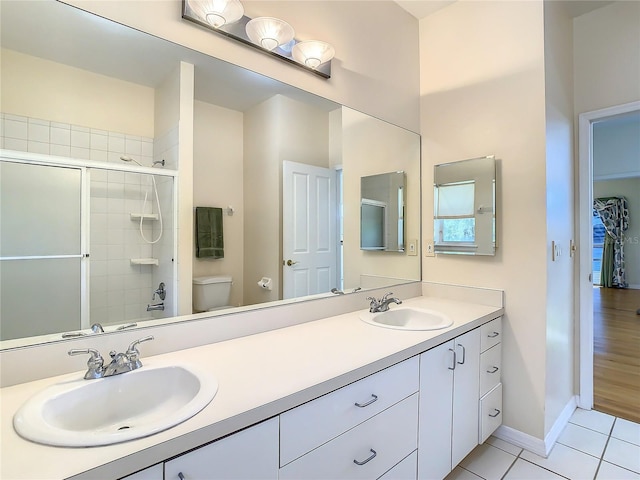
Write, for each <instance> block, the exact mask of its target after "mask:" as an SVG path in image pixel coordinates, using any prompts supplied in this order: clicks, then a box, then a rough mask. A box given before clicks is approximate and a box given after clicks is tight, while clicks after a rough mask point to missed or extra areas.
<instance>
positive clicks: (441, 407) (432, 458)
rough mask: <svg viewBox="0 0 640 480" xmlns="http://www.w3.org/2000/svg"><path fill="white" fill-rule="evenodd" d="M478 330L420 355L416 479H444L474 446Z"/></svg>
mask: <svg viewBox="0 0 640 480" xmlns="http://www.w3.org/2000/svg"><path fill="white" fill-rule="evenodd" d="M479 388H480V330H479V329H475V330H472V331H470V332H467V333H465V334H464V335H461V336H460V337H457V338H455V339H454V340H452V341H450V342H447V343H443V344H442V345H439V346H437V347H435V348H432V349H431V350H428V351H426V352H424V353H423V354H422V355H420V413H419V417H420V426H419V441H418V478H420V479H425V480H433V479H442V478H444V477H446V476H447V475H448V474H449V473H450V472H451V470H452V468H453V467H455V466H456V465H457V464H458V463H460V461H461V460H462V459H463V458H464V457H465V456H467V454H468V453H469V452H470V451H471V450H473V449H474V448H475V447H476V446H477V445H478V400H479V395H478V392H479Z"/></svg>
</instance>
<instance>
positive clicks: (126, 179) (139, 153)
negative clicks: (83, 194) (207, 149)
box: [0, 114, 177, 325]
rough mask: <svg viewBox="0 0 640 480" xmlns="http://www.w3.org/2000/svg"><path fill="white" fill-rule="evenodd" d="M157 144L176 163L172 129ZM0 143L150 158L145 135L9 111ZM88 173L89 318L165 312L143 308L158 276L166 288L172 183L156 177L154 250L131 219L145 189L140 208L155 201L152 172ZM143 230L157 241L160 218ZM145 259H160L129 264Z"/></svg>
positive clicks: (105, 320) (79, 154)
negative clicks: (154, 263) (157, 264)
mask: <svg viewBox="0 0 640 480" xmlns="http://www.w3.org/2000/svg"><path fill="white" fill-rule="evenodd" d="M156 143H157V144H159V145H160V146H161V147H162V150H160V151H158V153H157V155H159V158H158V159H162V155H164V156H165V158H166V159H167V168H175V167H176V166H177V127H176V128H175V129H174V130H172V131H170V132H168V133H167V134H165V135H163V136H162V137H161V140H160V142H159V143H158V142H156ZM0 148H5V149H8V150H18V151H25V152H32V153H39V154H48V155H56V156H64V157H71V158H78V159H84V160H92V161H102V162H114V163H118V164H121V163H122V161H121V160H120V156H121V155H123V154H126V155H129V156H131V157H132V158H134V159H136V160H138V161H139V162H140V163H142V164H143V165H146V166H151V164H152V162H153V160H154V140H153V139H151V138H145V137H139V136H133V135H126V134H123V133H119V132H109V131H105V130H98V129H93V128H87V127H83V126H78V125H70V124H65V123H57V122H50V121H47V120H41V119H35V118H27V117H22V116H17V115H10V114H0ZM169 165H171V166H169ZM90 172H91V173H90V175H91V176H90V178H91V200H90V203H91V208H90V209H91V228H90V239H91V242H90V243H91V250H90V253H91V256H90V259H91V263H90V265H91V267H90V272H91V276H90V279H91V283H90V286H91V287H90V292H91V293H90V306H91V311H90V322H91V323H95V322H99V323H102V324H107V325H108V324H110V323H122V322H123V321H128V320H138V319H142V318H151V317H152V316H153V317H162V316H164V315H163V312H153V314H152V313H151V312H147V311H146V308H147V304H149V303H152V300H151V297H152V294H153V291H154V290H155V289H156V288H157V286H158V284H159V282H160V281H164V282H165V283H166V285H167V287H168V288H169V286H170V285H171V282H172V280H171V279H172V274H173V265H172V257H173V233H172V232H173V205H172V196H173V191H172V188H173V187H172V180H171V179H168V178H163V177H158V188H159V194H160V195H161V197H160V198H161V205H162V209H163V220H164V230H165V233H164V235H163V239H162V240H161V241H160V242H158V243H157V244H156V245H155V249H156V252H154V245H150V244H147V243H145V242H144V241H143V240H142V237H141V235H140V232H139V221H133V220H131V219H130V213H142V205H143V201H144V195H145V192H147V194H148V199H147V205H146V212H145V213H150V212H151V211H153V212H154V213H155V211H156V208H155V207H153V210H151V208H152V206H153V205H154V203H155V199H154V197H153V191H152V188H151V177H150V176H148V175H140V174H137V173H126V172H116V171H107V170H97V169H93V170H91V171H90ZM163 195H167V197H166V199H165V198H164V197H163ZM165 212H166V213H165ZM143 227H144V228H143V232H144V234H145V236H146V237H147V238H154V239H155V238H157V234H158V233H157V228H158V222H151V221H146V220H145V222H144V224H143ZM168 232H170V233H168ZM151 257H155V258H160V267H155V266H150V265H131V262H130V259H131V258H151ZM170 293H171V292H170ZM170 297H171V295H169V296H168V298H167V300H169V299H170ZM156 300H157V299H156ZM153 303H155V302H153ZM166 310H167V311H168V312H171V311H172V310H171V309H170V308H167V309H166Z"/></svg>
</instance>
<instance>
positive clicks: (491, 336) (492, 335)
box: [487, 332, 500, 338]
mask: <svg viewBox="0 0 640 480" xmlns="http://www.w3.org/2000/svg"><path fill="white" fill-rule="evenodd" d="M498 335H500V334H499V333H498V332H493V333H489V334H487V337H489V338H496V337H497V336H498Z"/></svg>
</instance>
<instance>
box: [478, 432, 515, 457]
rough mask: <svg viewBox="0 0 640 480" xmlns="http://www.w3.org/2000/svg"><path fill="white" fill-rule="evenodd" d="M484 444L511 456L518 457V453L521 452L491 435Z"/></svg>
mask: <svg viewBox="0 0 640 480" xmlns="http://www.w3.org/2000/svg"><path fill="white" fill-rule="evenodd" d="M486 443H488V444H489V445H493V446H494V447H497V448H499V449H500V450H504V451H505V452H507V453H510V454H511V455H515V456H516V457H517V456H518V455H520V453H521V452H522V448H520V447H516V446H515V445H512V444H511V443H509V442H505V441H504V440H500V439H499V438H496V437H494V436H493V435H492V436H490V437H489V438H488V439H487V441H486Z"/></svg>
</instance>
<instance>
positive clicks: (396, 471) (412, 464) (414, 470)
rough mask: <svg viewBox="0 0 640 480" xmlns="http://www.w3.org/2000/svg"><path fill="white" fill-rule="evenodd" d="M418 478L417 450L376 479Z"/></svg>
mask: <svg viewBox="0 0 640 480" xmlns="http://www.w3.org/2000/svg"><path fill="white" fill-rule="evenodd" d="M416 478H418V451H417V450H414V451H413V453H412V454H411V455H409V456H408V457H406V458H405V459H404V460H402V461H401V462H400V463H399V464H397V465H396V466H395V467H393V468H392V469H391V470H389V471H388V472H387V473H385V474H384V475H382V476H381V477H380V478H379V479H378V480H416Z"/></svg>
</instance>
